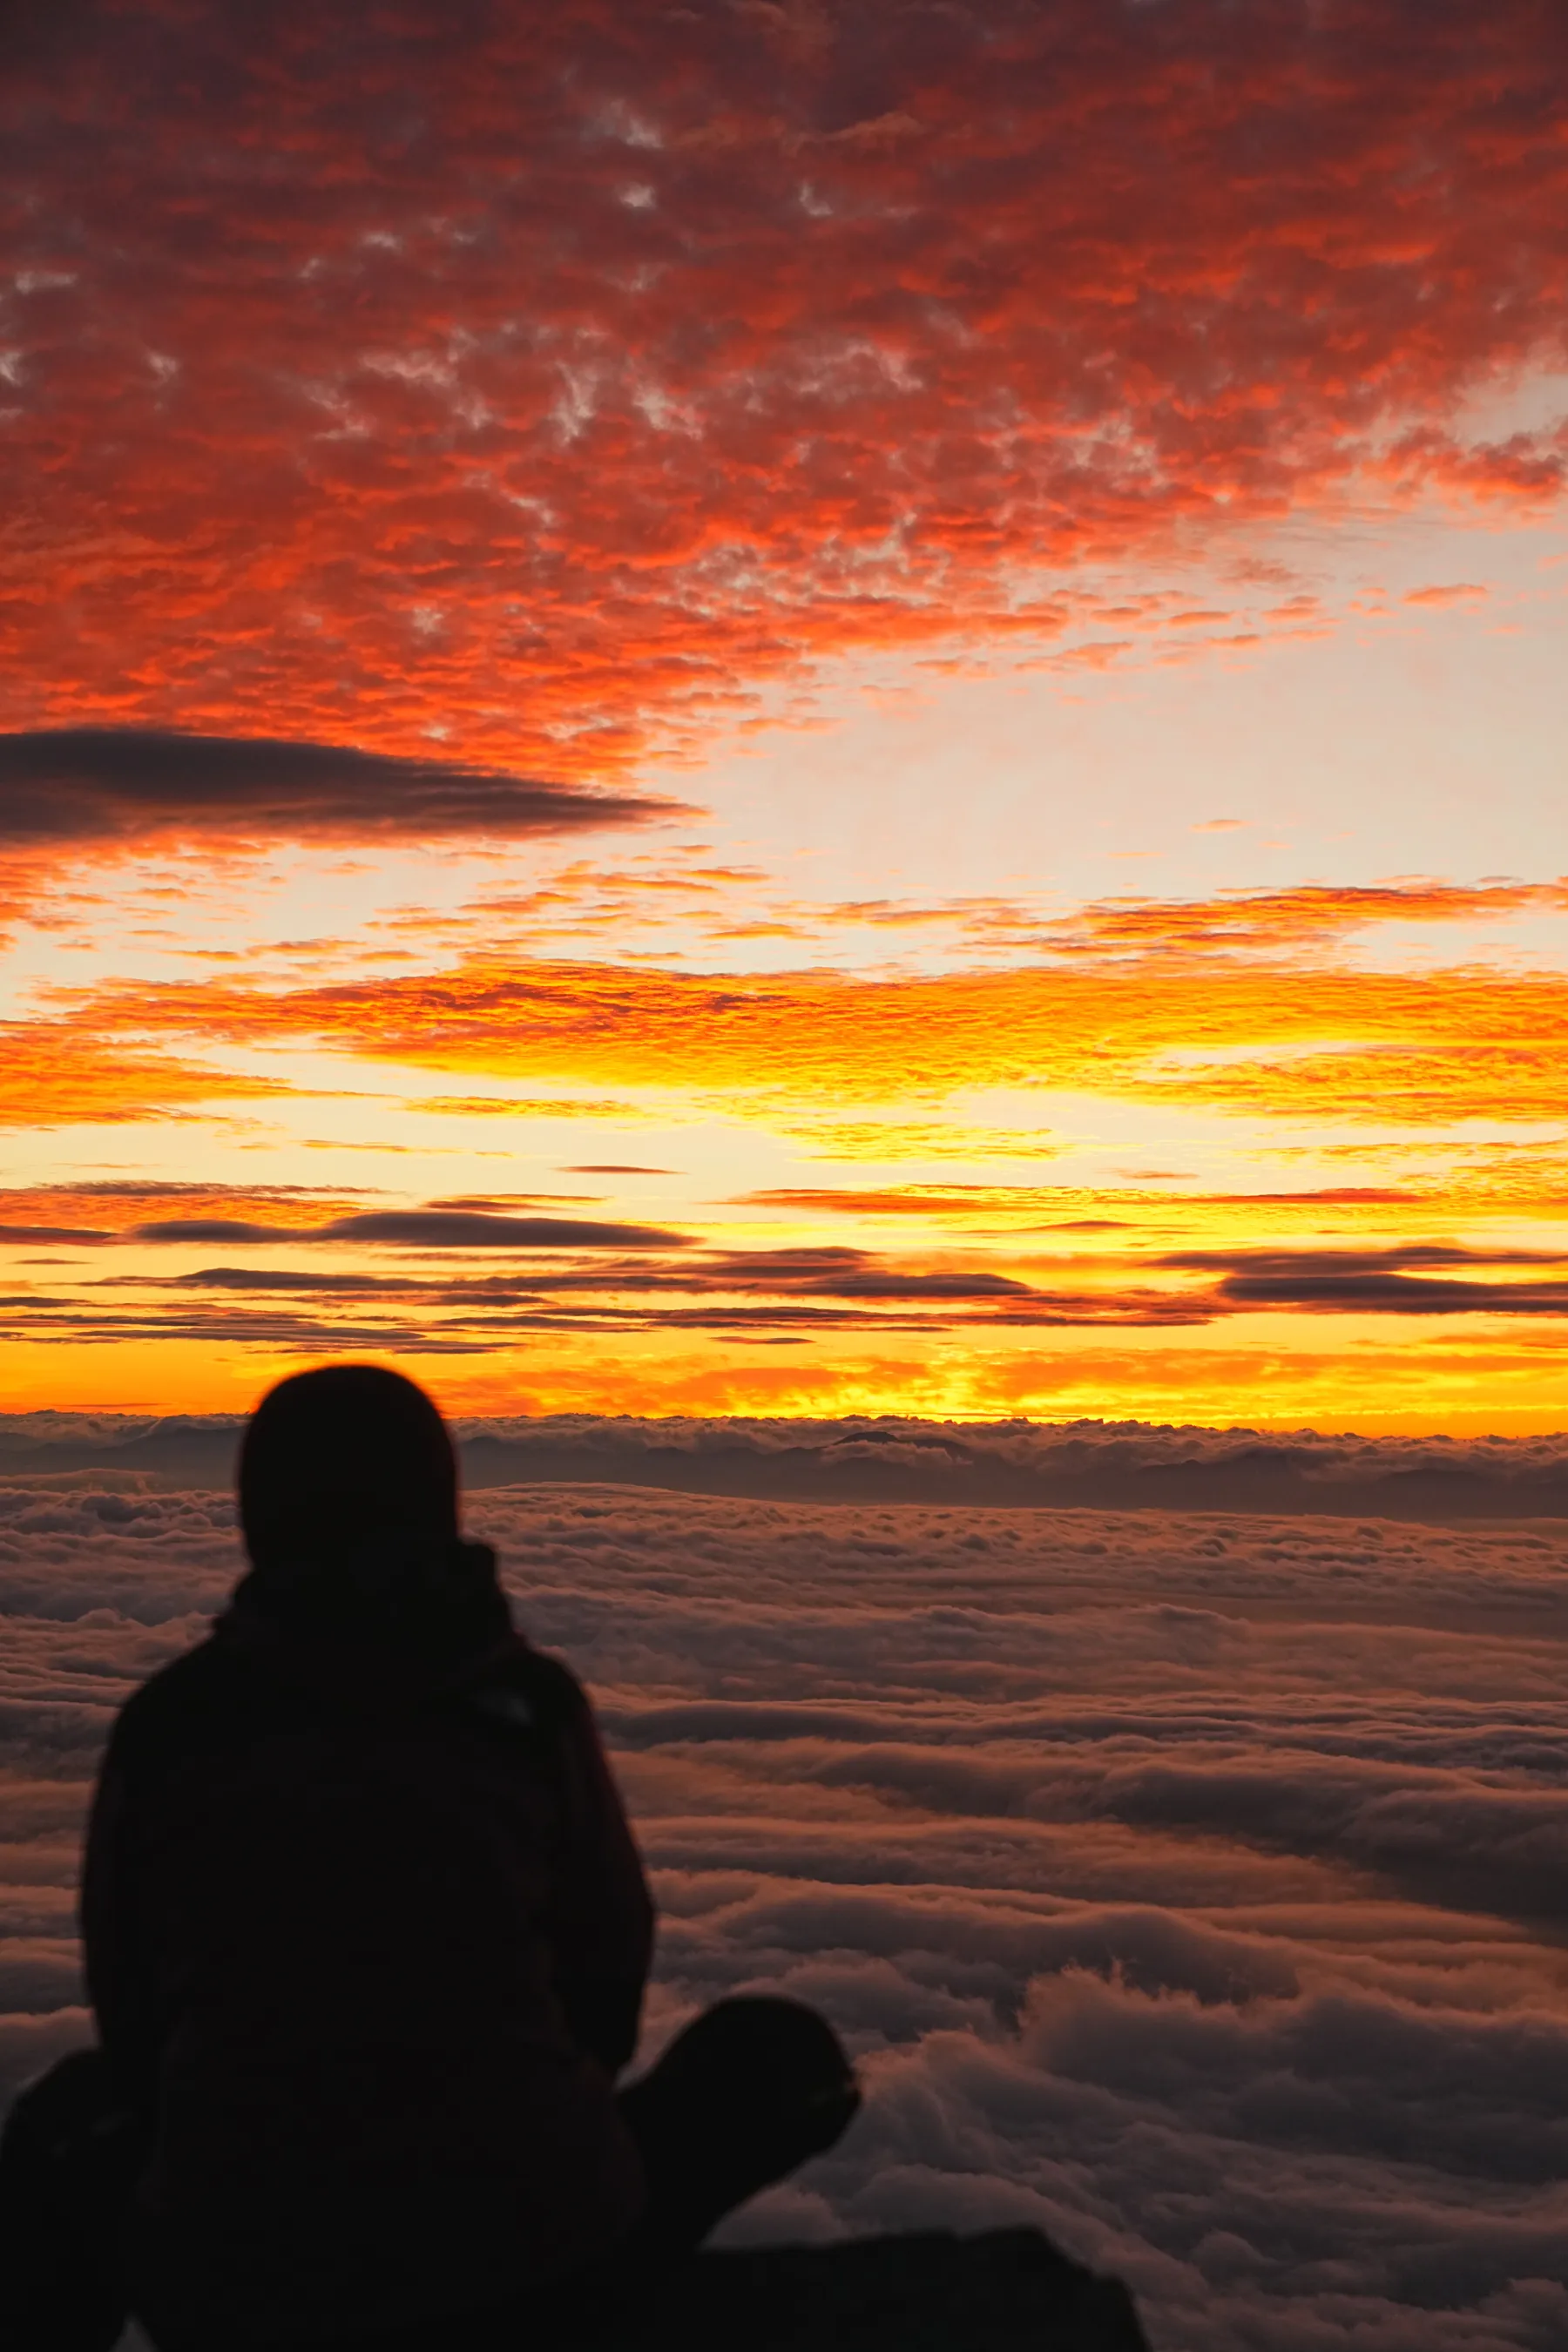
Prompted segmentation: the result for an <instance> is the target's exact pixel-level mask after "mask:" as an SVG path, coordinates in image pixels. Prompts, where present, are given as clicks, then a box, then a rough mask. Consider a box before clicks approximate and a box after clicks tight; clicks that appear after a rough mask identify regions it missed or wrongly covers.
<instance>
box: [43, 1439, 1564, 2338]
mask: <svg viewBox="0 0 1568 2352" xmlns="http://www.w3.org/2000/svg"><path fill="white" fill-rule="evenodd" d="M469 1521H470V1526H471V1527H472V1528H473V1530H474V1531H475V1532H477V1533H480V1534H483V1535H485V1536H486V1537H488V1538H490V1539H491V1540H493V1541H494V1542H495V1543H496V1544H497V1545H498V1546H499V1547H500V1553H501V1557H502V1561H503V1565H504V1569H505V1572H506V1577H507V1581H508V1583H509V1585H510V1589H511V1591H513V1593H514V1595H515V1597H516V1605H517V1612H518V1615H519V1618H520V1621H521V1622H522V1623H523V1625H524V1626H525V1628H526V1629H527V1630H528V1632H529V1633H531V1635H532V1636H533V1637H534V1638H535V1639H536V1640H537V1641H538V1642H539V1643H541V1644H542V1645H543V1646H545V1647H547V1648H550V1649H552V1650H556V1651H558V1652H560V1653H561V1654H563V1655H565V1656H566V1657H567V1658H569V1659H570V1660H571V1661H572V1662H573V1663H574V1664H575V1665H576V1666H577V1667H578V1669H579V1670H580V1671H581V1672H582V1674H583V1675H584V1676H585V1678H586V1679H587V1680H588V1682H589V1683H590V1685H591V1686H592V1688H593V1690H594V1692H595V1697H596V1700H597V1702H598V1706H599V1709H600V1713H601V1717H602V1719H603V1722H604V1725H605V1731H606V1735H607V1738H608V1739H609V1742H610V1745H611V1747H612V1749H613V1750H614V1752H615V1755H616V1762H617V1768H618V1769H619V1772H620V1775H621V1778H622V1780H623V1784H624V1786H625V1788H626V1794H627V1798H628V1801H629V1804H630V1806H631V1810H632V1812H633V1815H634V1818H635V1820H636V1822H637V1827H638V1830H639V1833H640V1835H641V1838H642V1842H643V1846H644V1850H645V1853H646V1855H647V1861H648V1864H649V1868H650V1871H651V1873H652V1875H653V1878H654V1881H655V1885H656V1887H657V1891H658V1899H659V1905H660V1910H661V1919H662V1926H661V1934H660V1945H659V1954H658V1982H657V1985H656V1988H655V1990H654V1992H653V1995H652V1998H651V2000H650V2003H649V2010H648V2019H647V2046H648V2049H649V2050H653V2049H655V2048H657V2047H658V2044H659V2043H660V2042H661V2041H662V2040H663V2039H664V2038H665V2037H667V2036H668V2033H669V2032H671V2031H672V2030H673V2029H674V2027H675V2026H676V2025H677V2024H678V2023H679V2021H681V2020H683V2019H684V2018H685V2017H686V2016H688V2015H689V2014H690V2013H691V2012H692V2011H694V2010H695V2009H696V2008H698V2007H699V2006H700V2005H701V2004H703V2003H705V2002H707V2001H709V2000H713V1999H714V1998H716V1997H717V1996H719V1995H720V1994H721V1993H724V1992H726V1991H731V1990H759V1989H763V1988H778V1989H784V1990H788V1991H790V1992H792V1993H795V1994H796V1995H798V1996H799V1997H801V1998H803V1999H805V2000H811V2001H814V2002H816V2003H818V2004H819V2005H820V2006H821V2007H822V2008H823V2009H824V2010H826V2012H827V2013H828V2014H829V2015H830V2016H831V2017H832V2018H833V2019H834V2021H836V2022H837V2025H838V2026H839V2027H840V2029H841V2030H842V2031H843V2032H845V2033H846V2035H847V2038H848V2040H849V2041H850V2042H851V2043H852V2045H853V2046H854V2048H855V2049H856V2051H857V2053H858V2054H859V2056H860V2059H861V2061H862V2064H863V2068H864V2073H865V2078H866V2084H867V2088H868V2103H867V2107H866V2111H865V2113H864V2115H863V2116H861V2118H860V2119H859V2120H858V2123H857V2124H856V2126H854V2128H853V2130H852V2132H851V2133H850V2135H849V2137H848V2138H847V2140H846V2141H845V2143H844V2144H843V2146H842V2147H841V2148H840V2149H839V2150H838V2151H837V2152H836V2153H835V2154H834V2155H832V2156H831V2157H829V2158H826V2159H823V2160H822V2161H820V2162H818V2163H817V2164H816V2165H815V2166H814V2167H812V2168H810V2169H809V2170H808V2171H807V2172H805V2173H803V2174H801V2175H800V2176H799V2178H798V2179H796V2180H795V2182H794V2183H792V2184H789V2185H787V2186H785V2187H784V2188H783V2189H779V2190H776V2191H774V2192H773V2194H772V2195H771V2196H769V2197H767V2198H765V2199H763V2200H758V2202H757V2203H756V2204H755V2205H754V2206H753V2207H752V2208H751V2209H750V2210H748V2211H747V2212H746V2213H744V2214H743V2215H742V2216H741V2217H740V2218H739V2219H738V2220H737V2221H734V2222H732V2223H731V2225H730V2228H729V2232H728V2234H729V2236H730V2237H731V2240H748V2239H749V2240H756V2239H760V2238H772V2239H802V2238H807V2239H824V2238H830V2237H833V2236H836V2235H838V2234H840V2233H844V2232H855V2233H860V2232H867V2231H880V2230H888V2229H907V2228H911V2227H921V2226H927V2225H932V2226H943V2227H956V2228H960V2229H974V2228H981V2227H984V2226H987V2225H991V2224H995V2223H1003V2222H1006V2223H1013V2222H1030V2223H1037V2224H1038V2225H1039V2226H1040V2227H1042V2228H1043V2229H1045V2230H1046V2231H1048V2232H1049V2233H1050V2234H1051V2236H1052V2237H1054V2238H1055V2239H1057V2240H1058V2242H1060V2243H1061V2244H1063V2245H1064V2246H1065V2247H1067V2248H1068V2250H1069V2251H1071V2252H1074V2253H1076V2254H1078V2255H1080V2256H1082V2257H1084V2258H1086V2259H1088V2260H1089V2261H1091V2262H1093V2263H1096V2264H1097V2265H1099V2266H1100V2267H1102V2268H1105V2269H1108V2270H1112V2271H1115V2272H1117V2273H1120V2274H1121V2276H1123V2277H1124V2278H1126V2279H1127V2280H1128V2281H1129V2283H1130V2284H1131V2285H1132V2287H1133V2288H1134V2290H1135V2292H1136V2293H1137V2294H1138V2296H1139V2298H1140V2301H1141V2303H1142V2307H1143V2310H1144V2313H1145V2316H1146V2322H1147V2325H1148V2327H1149V2330H1150V2334H1151V2338H1152V2343H1153V2345H1154V2346H1155V2347H1156V2352H1264V2347H1267V2352H1560V2347H1562V2346H1563V2343H1564V2342H1568V2188H1565V2186H1564V2180H1565V2176H1568V1708H1565V1706H1564V1699H1565V1696H1568V1522H1553V1521H1552V1520H1550V1519H1544V1518H1542V1519H1537V1520H1523V1519H1518V1520H1514V1521H1512V1522H1511V1523H1506V1524H1491V1525H1487V1524H1482V1523H1473V1524H1468V1525H1458V1524H1456V1525H1451V1526H1438V1525H1419V1524H1415V1523H1412V1522H1409V1521H1404V1522H1401V1521H1397V1520H1394V1519H1391V1518H1380V1517H1366V1518H1363V1519H1357V1518H1355V1517H1304V1516H1299V1515H1292V1516H1268V1515H1263V1514H1259V1513H1258V1512H1250V1513H1245V1512H1226V1511H1222V1510H1208V1511H1203V1512H1197V1511H1188V1512H1176V1511H1160V1510H1150V1509H1144V1510H1140V1511H1131V1510H1124V1511H1116V1510H1109V1509H1101V1510H1088V1509H1063V1510H1057V1509H1042V1508H1038V1507H1036V1508H995V1507H993V1508H975V1507H957V1506H943V1505H941V1504H935V1503H931V1502H927V1501H910V1502H903V1503H899V1502H886V1503H850V1502H838V1503H801V1502H785V1501H780V1500H776V1499H766V1498H763V1497H758V1496H694V1495H691V1494H679V1493H671V1492H659V1491H654V1490H651V1489H647V1488H640V1487H637V1486H630V1485H619V1486H614V1485H605V1484H601V1485H596V1486H587V1485H555V1486H490V1487H488V1488H485V1489H483V1490H481V1491H479V1492H477V1493H475V1494H474V1496H473V1497H472V1500H471V1504H470V1509H469ZM238 1565H239V1560H238V1552H237V1543H236V1538H235V1533H234V1527H233V1518H232V1512H231V1508H230V1506H229V1504H228V1501H227V1499H226V1496H224V1495H223V1494H222V1493H221V1492H219V1491H217V1490H216V1489H214V1488H210V1487H208V1488H196V1487H191V1488H186V1489H182V1490H174V1489H170V1488H168V1487H160V1486H157V1485H156V1484H155V1483H154V1482H153V1480H152V1479H151V1478H150V1477H149V1476H147V1475H144V1474H142V1473H140V1472H132V1471H114V1470H107V1469H81V1470H75V1471H55V1472H51V1473H43V1474H37V1473H35V1474H33V1475H25V1476H12V1477H11V1478H9V1479H7V1480H4V1481H0V1612H4V1619H5V1643H4V1651H3V1664H0V1735H3V1738H4V1743H5V1744H4V1756H3V1759H0V1761H3V1766H4V1787H3V1790H0V1801H3V1807H4V1811H3V1817H0V1836H3V1837H4V1839H5V1844H4V1846H3V1848H0V1881H3V1884H0V1904H3V1906H4V1908H3V1916H0V1930H3V1936H4V1941H3V1944H0V2098H3V2097H4V2096H5V2095H9V2092H10V2090H11V2089H12V2088H14V2087H15V2085H16V2084H17V2083H19V2082H21V2081H23V2080H25V2079H26V2077H27V2076H28V2075H29V2074H32V2073H34V2072H36V2071H37V2069H38V2068H39V2066H40V2065H41V2064H43V2063H47V2060H48V2059H49V2058H50V2057H51V2056H52V2055H53V2054H54V2053H56V2052H58V2051H59V2050H62V2049H64V2048H66V2047H68V2046H69V2045H70V2044H71V2043H73V2042H78V2041H79V2040H81V2039H82V2038H83V2037H84V2035H85V2034H86V2032H87V2030H88V2026H87V2020H86V2018H85V2015H84V2013H83V2011H82V2009H81V2006H80V1998H81V1996H80V1989H79V1977H78V1963H77V1950H76V1944H75V1939H74V1933H73V1918H72V1912H73V1901H74V1882H75V1875H76V1870H77V1865H78V1858H79V1832H80V1823H81V1816H82V1811H83V1806H84V1802H85V1799H86V1795H87V1791H88V1787H89V1780H90V1775H91V1772H92V1769H93V1765H94V1761H95V1759H96V1756H97V1753H98V1750H99V1748H100V1743H101V1740H102V1738H103V1736H104V1733H105V1731H106V1729H107V1727H108V1724H109V1722H110V1717H111V1715H112V1712H113V1709H114V1707H115V1706H116V1705H117V1704H118V1702H119V1700H120V1699H121V1697H122V1696H123V1695H124V1693H125V1692H126V1691H127V1690H128V1689H129V1688H130V1687H131V1686H132V1684H133V1683H134V1682H135V1681H136V1680H137V1679H139V1678H140V1677H142V1675H146V1674H147V1673H149V1672H150V1671H151V1670H152V1669H153V1668H154V1667H155V1666H156V1665H157V1664H160V1663H161V1662H162V1661H163V1659H165V1658H167V1657H170V1656H172V1655H173V1654H175V1653H176V1652H178V1651H179V1650H181V1649H182V1648H184V1646H186V1645H187V1644H188V1643H191V1642H193V1641H195V1640H196V1639H198V1638H200V1636H201V1634H202V1633H203V1630H204V1628H205V1622H206V1621H207V1619H208V1617H209V1616H210V1614H211V1613H212V1612H214V1610H215V1609H216V1608H217V1607H218V1606H219V1605H220V1604H221V1600H222V1596H223V1594H224V1592H225V1591H226V1587H227V1586H228V1584H229V1582H230V1581H231V1580H232V1579H233V1577H234V1575H235V1573H236V1572H237V1568H238Z"/></svg>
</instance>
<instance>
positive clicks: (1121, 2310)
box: [584, 2230, 1149, 2352]
mask: <svg viewBox="0 0 1568 2352" xmlns="http://www.w3.org/2000/svg"><path fill="white" fill-rule="evenodd" d="M650 2305H651V2308H650V2309H649V2310H648V2311H647V2313H646V2314H645V2315H643V2317H642V2319H641V2320H640V2321H639V2324H638V2325H637V2328H636V2329H635V2331H633V2330H624V2329H623V2330H616V2332H615V2333H614V2334H612V2335H609V2336H604V2337H602V2338H598V2339H595V2345H594V2347H593V2352H649V2347H650V2346H654V2345H658V2346H663V2345H667V2344H668V2345H670V2346H677V2345H679V2347H681V2352H1149V2347H1148V2339H1147V2337H1146V2336H1144V2334H1143V2330H1142V2326H1140V2324H1139V2320H1138V2315H1137V2311H1136V2310H1135V2308H1134V2306H1133V2302H1132V2298H1131V2295H1130V2294H1128V2292H1127V2289H1126V2288H1125V2287H1124V2286H1121V2285H1120V2284H1118V2283H1117V2282H1116V2281H1115V2280H1114V2279H1106V2278H1100V2277H1097V2276H1096V2274H1095V2273H1094V2272H1093V2271H1089V2270H1085V2269H1084V2268H1083V2266H1082V2264H1081V2263H1074V2262H1069V2261H1068V2257H1067V2256H1066V2255H1065V2254H1062V2253H1058V2251H1057V2249H1056V2248H1055V2247H1054V2246H1053V2245H1052V2244H1051V2242H1050V2241H1049V2239H1048V2238H1044V2237H1042V2236H1041V2235H1040V2233H1039V2231H1037V2230H988V2231H984V2233H983V2234H982V2235H980V2236H978V2237H973V2238H960V2237H954V2236H952V2235H951V2234H950V2233H948V2232H946V2231H922V2232H921V2233H920V2234H918V2235H914V2236H909V2237H898V2238H856V2239H850V2240H848V2241H847V2242H845V2243H843V2244H840V2245H832V2246H765V2247H758V2248H745V2249H738V2250H736V2251H734V2252H730V2251H725V2252H708V2253H702V2254H699V2255H698V2256H697V2257H696V2259H695V2260H694V2261H693V2262H691V2263H689V2264H688V2265H687V2266H686V2267H685V2269H684V2270H682V2271H681V2272H680V2273H679V2275H678V2277H677V2278H676V2279H675V2280H673V2281H671V2282H670V2283H669V2284H668V2286H667V2288H666V2290H665V2292H664V2294H663V2295H662V2296H660V2297H658V2298H650ZM584 2352H587V2347H584Z"/></svg>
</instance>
